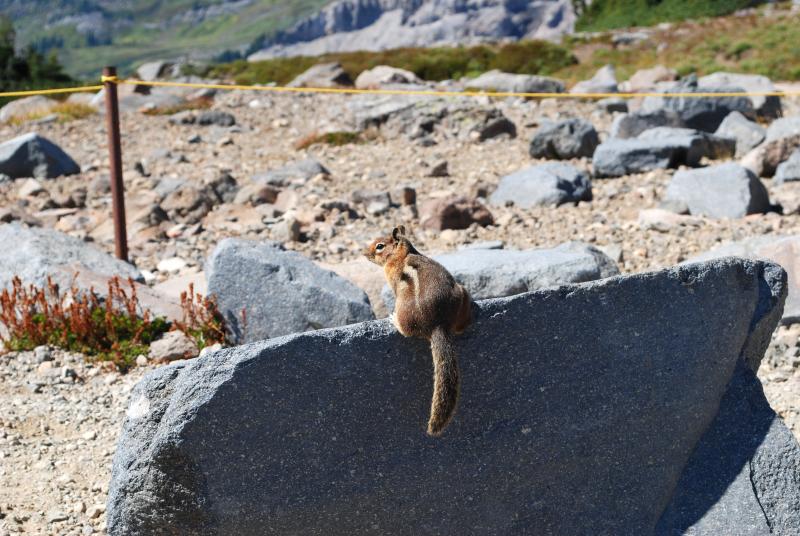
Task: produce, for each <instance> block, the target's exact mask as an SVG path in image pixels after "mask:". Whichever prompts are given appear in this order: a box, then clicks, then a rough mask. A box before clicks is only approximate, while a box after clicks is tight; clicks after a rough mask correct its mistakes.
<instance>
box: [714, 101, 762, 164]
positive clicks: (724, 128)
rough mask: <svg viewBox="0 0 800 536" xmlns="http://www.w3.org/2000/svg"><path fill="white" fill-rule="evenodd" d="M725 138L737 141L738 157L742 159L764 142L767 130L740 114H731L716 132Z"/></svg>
mask: <svg viewBox="0 0 800 536" xmlns="http://www.w3.org/2000/svg"><path fill="white" fill-rule="evenodd" d="M715 134H716V135H717V136H722V137H723V138H733V139H735V140H736V156H737V157H742V156H744V155H745V154H747V153H748V152H750V151H751V150H753V148H755V147H756V146H757V145H758V144H760V143H761V142H762V141H764V138H765V136H766V129H764V127H762V126H761V125H759V124H758V123H755V122H753V121H750V120H749V119H747V118H746V117H745V116H743V115H742V114H741V113H739V112H731V113H730V114H728V116H727V117H726V118H725V119H724V120H723V121H722V123H721V124H720V125H719V128H718V129H717V131H716V132H715Z"/></svg>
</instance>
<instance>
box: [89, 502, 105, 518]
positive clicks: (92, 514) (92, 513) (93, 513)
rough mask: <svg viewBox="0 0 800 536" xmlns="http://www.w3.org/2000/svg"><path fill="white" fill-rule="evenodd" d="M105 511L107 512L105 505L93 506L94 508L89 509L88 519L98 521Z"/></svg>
mask: <svg viewBox="0 0 800 536" xmlns="http://www.w3.org/2000/svg"><path fill="white" fill-rule="evenodd" d="M105 511H106V505H105V504H93V505H92V506H90V507H89V509H88V510H86V517H88V518H89V519H97V518H98V517H100V515H101V514H103V513H104V512H105Z"/></svg>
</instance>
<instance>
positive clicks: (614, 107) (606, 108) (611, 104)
mask: <svg viewBox="0 0 800 536" xmlns="http://www.w3.org/2000/svg"><path fill="white" fill-rule="evenodd" d="M597 109H598V110H601V111H603V112H605V113H607V114H611V113H614V112H619V113H628V101H627V100H625V99H621V98H618V97H607V98H605V99H600V100H599V101H597Z"/></svg>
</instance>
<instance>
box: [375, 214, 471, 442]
mask: <svg viewBox="0 0 800 536" xmlns="http://www.w3.org/2000/svg"><path fill="white" fill-rule="evenodd" d="M364 255H365V256H366V257H367V259H369V260H370V261H372V262H374V263H375V264H377V265H379V266H382V267H383V271H384V275H385V276H386V280H387V281H388V282H389V285H390V286H391V287H392V291H393V292H394V295H395V298H396V300H395V309H394V310H395V312H394V314H393V315H392V320H393V322H394V324H395V326H396V327H397V330H398V331H399V332H400V333H401V334H403V335H404V336H406V337H419V338H422V339H427V340H428V341H430V343H431V354H432V356H433V399H432V401H431V415H430V420H429V421H428V434H429V435H432V436H439V435H441V434H442V432H443V431H444V428H445V427H446V426H447V425H448V423H449V422H450V420H451V419H452V418H453V414H454V413H455V410H456V405H457V404H458V396H459V389H460V378H459V369H458V359H457V355H456V351H455V350H456V349H455V343H454V341H453V335H458V334H461V333H463V331H464V330H465V329H467V327H468V326H469V324H470V322H471V321H472V300H471V299H470V296H469V293H468V292H467V291H466V289H464V287H462V286H461V285H459V284H458V283H456V281H455V279H453V276H452V275H451V274H450V272H448V271H447V269H445V267H444V266H442V265H441V264H439V263H438V262H436V261H434V260H433V259H431V258H429V257H426V256H425V255H423V254H421V253H420V252H419V251H417V250H416V249H415V248H414V246H413V245H412V244H411V242H410V241H409V240H408V238H407V237H406V230H405V227H403V226H400V227H395V228H394V230H393V231H392V234H391V235H389V236H384V237H381V238H377V239H375V240H374V241H373V242H372V243H371V244H370V245H369V247H367V249H366V250H365V251H364Z"/></svg>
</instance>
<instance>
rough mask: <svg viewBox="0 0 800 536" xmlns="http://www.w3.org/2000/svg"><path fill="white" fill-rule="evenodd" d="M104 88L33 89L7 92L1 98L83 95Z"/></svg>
mask: <svg viewBox="0 0 800 536" xmlns="http://www.w3.org/2000/svg"><path fill="white" fill-rule="evenodd" d="M101 89H103V86H82V87H59V88H55V89H31V90H28V91H5V92H2V93H0V97H29V96H31V95H53V94H56V93H81V92H84V91H99V90H101Z"/></svg>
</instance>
